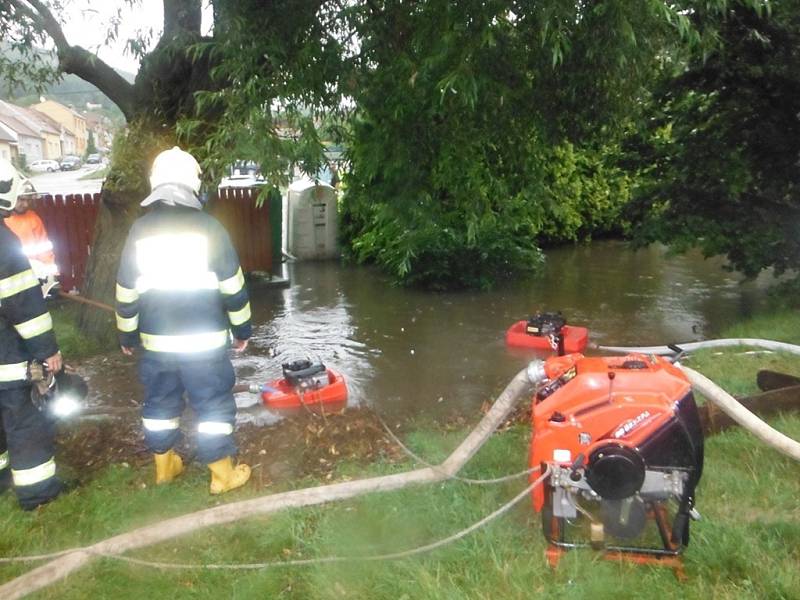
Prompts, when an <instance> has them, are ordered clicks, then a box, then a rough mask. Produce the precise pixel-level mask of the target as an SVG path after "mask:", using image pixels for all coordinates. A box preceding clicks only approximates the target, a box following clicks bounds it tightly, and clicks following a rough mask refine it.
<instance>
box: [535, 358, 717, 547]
mask: <svg viewBox="0 0 800 600" xmlns="http://www.w3.org/2000/svg"><path fill="white" fill-rule="evenodd" d="M543 368H544V375H545V377H546V379H545V382H544V385H541V386H540V387H539V388H538V390H537V392H536V395H535V397H534V399H533V433H534V435H533V439H532V442H531V448H530V466H531V467H544V466H545V465H547V466H549V467H550V477H549V478H548V480H547V482H546V484H545V485H544V486H538V487H536V488H535V489H534V491H533V505H534V509H535V510H536V511H537V512H540V513H541V515H542V524H543V529H544V534H545V537H546V538H547V539H548V541H549V542H550V544H551V550H550V552H549V553H548V556H549V557H550V559H551V562H554V556H556V555H557V554H558V552H553V551H554V550H556V549H564V548H574V547H580V546H592V547H595V548H598V549H603V550H605V551H607V552H608V553H609V554H615V555H617V554H620V553H627V554H628V555H630V556H635V557H639V559H643V557H675V556H677V555H678V554H680V552H681V551H682V550H683V548H684V547H685V546H686V545H687V544H688V543H689V521H690V520H691V519H692V518H697V517H698V515H697V513H696V511H695V509H694V501H695V498H694V495H695V487H696V485H697V482H698V481H699V479H700V475H701V473H702V469H703V434H702V429H701V426H700V419H699V416H698V412H697V406H696V404H695V401H694V397H693V395H692V390H691V386H690V384H689V382H688V380H687V379H686V377H685V376H684V375H683V373H682V372H681V371H680V369H678V368H677V367H676V366H674V365H672V364H671V363H670V362H669V361H668V360H666V359H664V358H661V357H656V356H645V355H642V354H631V355H628V356H624V357H614V358H599V357H585V356H583V355H581V354H569V355H566V356H558V357H552V358H549V359H548V360H547V361H545V362H544V365H543ZM555 560H557V558H556V559H555Z"/></svg>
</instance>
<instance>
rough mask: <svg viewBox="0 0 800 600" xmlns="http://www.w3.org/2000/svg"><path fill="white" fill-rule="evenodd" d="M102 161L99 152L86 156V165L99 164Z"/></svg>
mask: <svg viewBox="0 0 800 600" xmlns="http://www.w3.org/2000/svg"><path fill="white" fill-rule="evenodd" d="M102 161H103V157H102V156H100V155H99V154H90V155H89V156H87V157H86V164H87V165H99V164H100V163H101V162H102Z"/></svg>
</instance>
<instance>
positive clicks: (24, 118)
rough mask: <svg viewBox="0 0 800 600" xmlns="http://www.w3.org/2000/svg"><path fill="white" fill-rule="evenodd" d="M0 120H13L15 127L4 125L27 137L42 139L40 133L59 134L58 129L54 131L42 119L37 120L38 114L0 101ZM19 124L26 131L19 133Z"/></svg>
mask: <svg viewBox="0 0 800 600" xmlns="http://www.w3.org/2000/svg"><path fill="white" fill-rule="evenodd" d="M0 118H2V119H4V120H5V119H6V118H8V119H13V120H14V121H16V124H15V125H11V124H10V123H8V122H7V121H5V122H6V125H8V126H9V127H12V128H13V129H14V130H15V131H16V132H17V133H21V134H23V135H28V136H31V137H39V138H40V137H42V133H43V132H45V133H52V134H55V135H58V134H60V133H61V131H60V129H54V128H53V126H52V125H51V124H49V123H47V122H46V121H44V120H43V119H39V113H35V112H34V111H32V110H30V109H27V108H23V107H22V106H17V105H16V104H11V103H10V102H5V101H4V100H0ZM19 124H22V125H23V126H24V127H25V128H26V129H27V131H21V130H19V129H18V126H19Z"/></svg>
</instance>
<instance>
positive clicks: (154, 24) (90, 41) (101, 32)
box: [57, 0, 211, 73]
mask: <svg viewBox="0 0 800 600" xmlns="http://www.w3.org/2000/svg"><path fill="white" fill-rule="evenodd" d="M65 4H66V5H67V6H66V8H65V9H64V10H63V12H61V13H60V14H57V16H58V18H59V19H60V20H61V21H62V27H63V29H64V34H65V35H66V36H67V41H68V42H69V43H70V44H73V45H80V46H83V47H84V48H86V49H87V50H90V51H92V52H95V53H97V55H98V56H99V57H100V58H101V59H102V60H103V61H104V62H106V63H108V64H109V65H111V66H112V67H114V68H116V69H120V70H123V71H128V72H129V73H136V71H137V70H138V69H139V61H138V59H136V58H135V57H133V56H131V55H130V54H126V53H125V52H124V50H125V42H126V40H128V39H129V38H132V37H136V36H137V35H138V34H139V32H147V31H149V30H152V31H153V36H152V39H153V43H155V41H157V40H158V36H159V35H160V34H161V28H162V24H163V18H164V11H163V4H162V0H139V2H138V5H137V6H136V7H134V8H133V9H131V8H130V7H129V6H127V4H126V3H125V2H122V1H120V0H117V1H111V0H73V1H72V2H65ZM204 5H205V6H204V12H203V29H204V31H205V30H206V29H207V27H208V25H207V24H208V23H210V21H211V12H210V6H209V5H208V2H204ZM120 8H121V9H122V11H121V13H120V25H119V34H118V37H117V40H116V41H114V42H111V43H110V44H109V45H108V46H106V35H107V32H108V30H109V24H110V23H111V22H112V20H113V19H114V18H115V17H116V15H117V10H118V9H120Z"/></svg>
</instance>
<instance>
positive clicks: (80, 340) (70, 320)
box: [47, 300, 116, 360]
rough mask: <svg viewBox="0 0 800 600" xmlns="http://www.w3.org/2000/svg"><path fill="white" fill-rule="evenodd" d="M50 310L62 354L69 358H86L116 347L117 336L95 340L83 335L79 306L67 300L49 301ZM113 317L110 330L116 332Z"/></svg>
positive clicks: (110, 320)
mask: <svg viewBox="0 0 800 600" xmlns="http://www.w3.org/2000/svg"><path fill="white" fill-rule="evenodd" d="M47 308H48V310H49V311H50V314H51V315H52V317H53V329H54V331H55V334H56V341H57V342H58V347H59V348H60V350H61V354H63V355H64V357H65V358H66V359H67V360H74V359H77V358H85V357H87V356H92V355H94V354H99V353H101V352H107V351H109V350H112V349H114V348H116V342H115V336H114V335H111V336H109V337H108V339H105V340H95V339H92V338H89V337H87V336H85V335H83V334H82V333H81V332H80V331H78V327H77V325H76V322H77V316H78V310H79V308H80V307H79V306H78V305H76V304H72V303H70V302H69V301H67V300H59V301H55V302H50V301H48V307H47ZM112 322H113V318H112V317H110V318H109V329H108V330H109V331H110V332H112V334H113V332H114V329H113V323H112Z"/></svg>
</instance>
